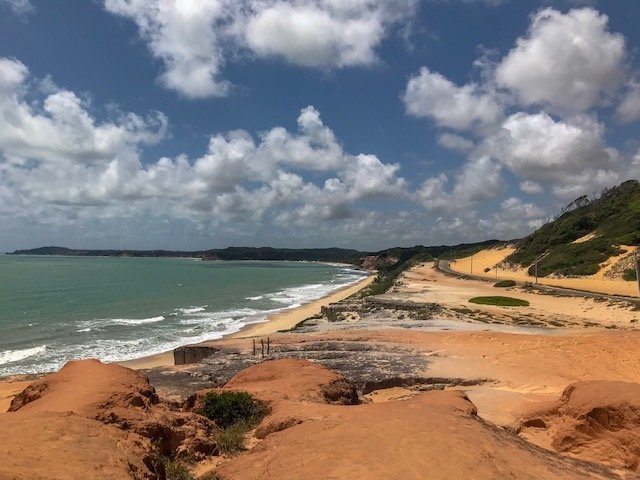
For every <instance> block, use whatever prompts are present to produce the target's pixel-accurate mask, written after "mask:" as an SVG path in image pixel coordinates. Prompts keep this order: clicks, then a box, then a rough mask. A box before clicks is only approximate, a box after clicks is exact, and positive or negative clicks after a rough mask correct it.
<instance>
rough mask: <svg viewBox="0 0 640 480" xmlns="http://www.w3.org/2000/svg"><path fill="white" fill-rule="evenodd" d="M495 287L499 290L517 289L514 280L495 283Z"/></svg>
mask: <svg viewBox="0 0 640 480" xmlns="http://www.w3.org/2000/svg"><path fill="white" fill-rule="evenodd" d="M493 286H494V287H498V288H507V287H515V286H516V282H514V281H513V280H500V281H499V282H496V283H494V284H493Z"/></svg>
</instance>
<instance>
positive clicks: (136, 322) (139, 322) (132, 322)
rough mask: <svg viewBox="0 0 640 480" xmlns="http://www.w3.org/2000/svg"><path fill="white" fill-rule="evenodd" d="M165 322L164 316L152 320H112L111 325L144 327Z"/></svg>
mask: <svg viewBox="0 0 640 480" xmlns="http://www.w3.org/2000/svg"><path fill="white" fill-rule="evenodd" d="M163 320H164V317H163V316H162V315H159V316H157V317H151V318H112V319H111V320H110V322H111V323H115V324H116V325H144V324H145V323H156V322H161V321H163Z"/></svg>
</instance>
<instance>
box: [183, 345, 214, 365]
mask: <svg viewBox="0 0 640 480" xmlns="http://www.w3.org/2000/svg"><path fill="white" fill-rule="evenodd" d="M219 351H220V349H219V348H215V347H208V346H204V345H185V346H183V347H178V348H176V349H174V350H173V364H174V365H187V364H191V363H198V362H200V361H201V360H203V359H205V358H208V357H211V356H212V355H215V354H216V353H218V352H219Z"/></svg>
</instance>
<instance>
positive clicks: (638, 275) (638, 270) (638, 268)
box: [633, 248, 640, 293]
mask: <svg viewBox="0 0 640 480" xmlns="http://www.w3.org/2000/svg"><path fill="white" fill-rule="evenodd" d="M633 258H634V259H635V261H636V281H637V282H638V292H639V293H640V264H638V249H637V248H636V249H635V250H634V251H633Z"/></svg>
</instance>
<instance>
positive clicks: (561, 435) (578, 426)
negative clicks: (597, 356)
mask: <svg viewBox="0 0 640 480" xmlns="http://www.w3.org/2000/svg"><path fill="white" fill-rule="evenodd" d="M519 431H520V434H521V435H523V436H524V437H525V438H527V439H529V440H530V441H532V442H534V443H538V444H540V445H541V446H545V447H547V448H550V449H553V450H555V451H557V452H560V453H563V454H566V455H570V456H573V457H576V458H580V459H584V460H590V461H594V462H599V463H604V464H607V465H611V466H612V467H618V468H620V467H622V468H628V469H631V470H634V471H636V472H640V385H638V384H636V383H628V382H614V381H588V382H578V383H574V384H571V385H569V386H568V387H567V388H566V389H565V390H564V392H563V393H562V396H561V397H560V399H559V400H558V401H556V402H552V403H549V404H546V405H542V406H538V407H536V408H534V409H533V410H532V411H530V412H529V413H527V414H526V415H524V417H523V419H522V421H521V422H520V425H519Z"/></svg>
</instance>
